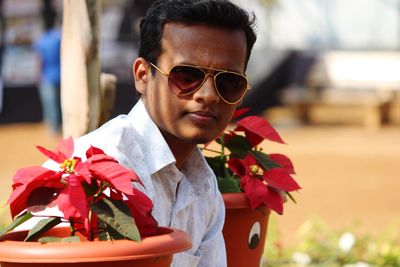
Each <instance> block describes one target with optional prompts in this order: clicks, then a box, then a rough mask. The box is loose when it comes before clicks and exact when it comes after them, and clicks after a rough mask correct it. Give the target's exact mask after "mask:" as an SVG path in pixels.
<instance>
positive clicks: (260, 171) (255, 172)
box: [250, 164, 264, 176]
mask: <svg viewBox="0 0 400 267" xmlns="http://www.w3.org/2000/svg"><path fill="white" fill-rule="evenodd" d="M250 172H251V174H252V175H260V176H262V175H263V174H264V170H263V169H261V168H260V167H259V166H258V165H256V164H254V165H251V166H250Z"/></svg>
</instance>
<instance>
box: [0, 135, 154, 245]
mask: <svg viewBox="0 0 400 267" xmlns="http://www.w3.org/2000/svg"><path fill="white" fill-rule="evenodd" d="M37 148H38V149H39V151H40V152H42V153H43V154H44V155H45V156H47V157H48V158H49V159H50V162H52V161H54V162H56V163H58V166H59V167H58V170H54V169H57V168H54V169H48V168H46V167H43V166H33V167H25V168H21V169H19V170H18V171H17V172H16V174H15V176H14V178H13V184H12V187H13V191H12V193H11V196H10V198H9V199H8V204H9V205H10V211H11V216H12V218H13V222H12V223H11V224H10V225H9V226H8V227H6V228H5V229H4V231H3V233H1V234H0V236H1V235H3V234H5V233H7V232H9V231H11V230H13V229H15V228H16V227H17V226H19V225H20V224H22V223H24V222H26V221H27V220H29V219H31V218H32V217H35V216H36V217H43V218H41V219H40V220H39V221H38V222H37V223H36V225H34V226H33V227H32V229H31V230H30V231H29V233H28V235H27V237H26V239H25V240H26V241H31V240H36V239H37V237H38V236H40V235H41V234H42V233H44V232H46V231H47V230H49V229H51V228H53V227H55V226H57V225H59V224H60V223H62V222H67V223H68V222H69V224H70V229H71V236H70V237H66V238H63V239H61V240H58V239H57V238H51V237H43V238H41V239H39V240H38V241H39V242H51V241H68V242H71V241H78V240H79V238H78V236H77V235H76V234H77V233H78V232H79V233H80V234H81V235H83V236H85V237H86V238H87V239H88V240H89V241H91V240H94V239H99V240H110V239H131V240H136V241H139V240H140V239H141V237H144V236H150V235H153V234H155V233H156V231H157V229H158V227H157V222H156V220H155V219H154V218H153V217H152V215H151V210H152V208H153V204H152V201H151V200H150V199H149V198H148V197H147V196H146V195H145V194H144V193H142V192H141V191H139V190H138V189H136V188H134V187H133V185H132V183H140V184H141V181H140V178H139V177H138V176H137V175H136V173H134V172H133V171H132V170H130V169H128V168H125V167H124V166H122V165H120V164H119V163H118V162H117V160H115V159H114V158H112V157H110V156H108V155H106V154H105V153H104V152H103V150H101V149H99V148H96V147H93V146H91V147H90V148H89V149H88V150H87V151H86V160H83V159H82V158H79V157H72V155H73V152H74V141H73V139H72V138H67V139H64V140H62V141H61V142H60V143H59V144H58V146H57V148H56V149H55V150H54V151H51V150H48V149H45V148H43V147H41V146H37ZM54 162H53V163H54ZM56 165H57V164H56ZM53 206H54V207H55V206H56V207H57V208H56V209H57V210H58V211H59V212H58V213H59V214H57V215H48V214H46V215H45V216H44V215H43V211H45V210H46V208H48V207H53ZM52 213H54V212H52Z"/></svg>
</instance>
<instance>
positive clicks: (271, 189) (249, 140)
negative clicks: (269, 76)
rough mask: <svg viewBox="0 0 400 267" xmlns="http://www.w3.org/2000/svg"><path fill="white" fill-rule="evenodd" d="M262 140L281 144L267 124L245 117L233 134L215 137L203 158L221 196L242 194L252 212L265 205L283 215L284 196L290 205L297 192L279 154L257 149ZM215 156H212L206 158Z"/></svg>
mask: <svg viewBox="0 0 400 267" xmlns="http://www.w3.org/2000/svg"><path fill="white" fill-rule="evenodd" d="M247 111H248V108H245V109H240V110H237V111H236V113H235V115H234V118H237V117H240V116H242V115H243V114H244V113H245V112H247ZM264 140H269V141H272V142H277V143H281V144H284V143H285V142H284V141H283V140H282V138H281V136H280V135H279V134H278V132H277V131H276V130H275V129H274V128H273V127H272V126H271V124H270V123H269V122H268V121H267V120H265V119H264V118H262V117H260V116H246V117H243V118H242V119H240V120H238V121H237V122H236V126H235V127H234V128H233V130H226V131H224V132H223V133H222V134H221V135H219V136H218V137H217V138H216V139H215V140H214V142H215V143H216V145H217V147H219V148H217V149H215V148H214V147H215V144H214V145H213V146H212V147H213V148H210V147H211V146H210V144H207V145H206V146H205V147H204V148H203V150H204V151H208V153H207V156H206V157H205V158H206V160H207V162H208V164H209V165H210V166H211V168H212V169H213V171H214V173H215V175H216V176H217V180H218V186H219V189H220V191H221V192H222V193H236V192H244V193H245V194H246V196H247V198H248V199H249V202H250V206H251V208H252V209H253V210H254V209H256V208H257V207H259V206H260V205H266V206H267V207H269V208H271V209H272V210H274V211H275V212H277V213H278V214H283V203H284V202H285V200H286V195H287V196H289V197H290V198H291V199H292V200H293V201H294V199H293V197H292V196H291V194H290V192H292V191H296V190H298V189H300V186H299V185H298V183H297V182H296V181H295V179H294V178H293V175H295V171H294V167H293V163H292V161H291V160H290V159H289V158H288V157H287V156H285V155H283V154H279V153H265V152H264V151H263V149H262V148H261V147H260V144H261V143H262V142H263V141H264ZM210 152H211V153H215V154H216V155H215V156H210Z"/></svg>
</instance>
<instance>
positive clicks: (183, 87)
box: [168, 66, 205, 95]
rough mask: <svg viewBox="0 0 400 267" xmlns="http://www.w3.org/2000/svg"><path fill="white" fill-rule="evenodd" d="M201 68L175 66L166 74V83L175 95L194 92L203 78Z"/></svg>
mask: <svg viewBox="0 0 400 267" xmlns="http://www.w3.org/2000/svg"><path fill="white" fill-rule="evenodd" d="M204 76H205V74H204V72H203V71H202V70H201V69H198V68H196V67H190V66H175V67H173V68H172V69H171V71H170V72H169V75H168V85H169V88H170V89H171V91H172V92H173V93H174V94H176V95H185V94H190V93H192V92H194V91H195V90H196V89H197V88H198V87H199V86H200V85H201V83H202V82H203V80H204Z"/></svg>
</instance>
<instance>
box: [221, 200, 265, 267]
mask: <svg viewBox="0 0 400 267" xmlns="http://www.w3.org/2000/svg"><path fill="white" fill-rule="evenodd" d="M222 197H223V198H224V202H225V209H226V218H225V224H224V228H223V235H224V239H225V246H226V253H227V260H228V266H229V267H243V266H246V267H259V266H260V263H261V257H262V254H263V252H264V243H265V238H266V235H267V225H268V218H269V214H270V209H269V208H267V207H265V206H262V207H260V208H257V209H256V210H255V211H253V210H251V208H250V204H249V202H248V200H247V197H246V195H245V194H244V193H224V194H222Z"/></svg>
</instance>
